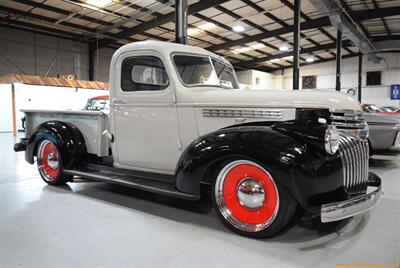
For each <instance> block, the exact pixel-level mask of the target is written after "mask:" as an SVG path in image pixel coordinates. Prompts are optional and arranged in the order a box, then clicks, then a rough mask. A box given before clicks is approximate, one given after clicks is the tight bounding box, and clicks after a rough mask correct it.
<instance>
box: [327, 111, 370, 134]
mask: <svg viewBox="0 0 400 268" xmlns="http://www.w3.org/2000/svg"><path fill="white" fill-rule="evenodd" d="M331 121H332V123H331V124H332V125H333V126H336V127H337V128H338V129H344V130H353V129H365V128H366V126H367V123H366V121H365V118H364V116H363V114H362V112H361V111H354V110H335V111H331Z"/></svg>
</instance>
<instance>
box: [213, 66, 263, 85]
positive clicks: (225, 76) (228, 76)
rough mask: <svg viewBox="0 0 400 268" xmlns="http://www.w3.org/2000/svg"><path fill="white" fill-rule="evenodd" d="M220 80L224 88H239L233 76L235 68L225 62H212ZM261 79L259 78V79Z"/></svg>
mask: <svg viewBox="0 0 400 268" xmlns="http://www.w3.org/2000/svg"><path fill="white" fill-rule="evenodd" d="M212 62H213V64H214V68H215V72H216V73H217V76H218V79H219V81H220V83H221V87H223V88H239V86H238V85H237V83H236V79H235V76H234V74H233V68H232V67H230V66H228V65H226V64H225V63H223V62H219V61H216V60H214V59H213V60H212ZM257 78H259V77H257Z"/></svg>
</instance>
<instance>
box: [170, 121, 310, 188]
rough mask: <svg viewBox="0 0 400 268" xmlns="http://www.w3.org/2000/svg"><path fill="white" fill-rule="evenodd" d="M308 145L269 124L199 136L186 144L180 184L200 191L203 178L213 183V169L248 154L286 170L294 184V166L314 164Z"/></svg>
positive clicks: (179, 169) (286, 182)
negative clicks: (308, 151)
mask: <svg viewBox="0 0 400 268" xmlns="http://www.w3.org/2000/svg"><path fill="white" fill-rule="evenodd" d="M306 147H307V146H306V145H305V144H304V143H300V142H298V141H297V140H295V139H294V138H292V137H289V136H287V135H285V134H282V133H280V132H278V131H275V130H273V129H271V128H270V127H267V126H242V127H231V128H226V129H221V130H218V131H216V132H213V133H210V134H207V135H205V136H202V137H200V138H198V139H197V140H195V141H194V142H193V143H192V144H191V145H190V146H188V147H187V148H186V150H185V151H184V153H183V154H182V156H181V159H180V161H179V165H178V167H177V172H176V173H177V179H176V187H177V188H178V189H179V190H180V191H183V192H189V193H195V194H199V193H200V186H199V185H200V182H201V181H203V182H208V183H210V182H211V180H212V178H210V177H207V176H206V175H207V174H209V173H208V172H209V171H210V169H213V168H214V167H215V166H218V164H221V163H223V162H224V161H227V160H229V159H238V158H241V159H243V158H246V159H250V160H253V161H255V162H258V163H260V164H261V165H263V166H267V167H268V169H269V170H271V171H272V172H273V173H283V174H284V176H278V177H279V178H283V177H286V178H288V179H287V180H283V181H282V183H283V184H284V185H287V187H288V188H291V189H292V190H293V192H295V190H294V189H293V187H292V185H293V184H292V183H291V182H290V181H291V178H292V177H293V176H292V173H293V172H294V170H296V169H298V170H302V171H303V172H307V171H308V170H311V169H310V168H307V165H309V164H310V161H309V157H308V155H307V150H306V149H307V148H306Z"/></svg>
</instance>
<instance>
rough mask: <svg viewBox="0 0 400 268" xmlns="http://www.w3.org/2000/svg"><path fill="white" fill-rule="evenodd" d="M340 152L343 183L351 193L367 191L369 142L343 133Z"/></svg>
mask: <svg viewBox="0 0 400 268" xmlns="http://www.w3.org/2000/svg"><path fill="white" fill-rule="evenodd" d="M339 153H340V156H341V159H342V166H343V185H344V187H345V189H346V190H347V191H348V193H349V194H351V195H357V194H362V193H365V191H366V188H367V182H368V168H369V166H368V158H369V147H368V142H367V141H363V140H361V139H359V138H356V137H352V136H349V135H345V134H343V135H341V137H340V146H339Z"/></svg>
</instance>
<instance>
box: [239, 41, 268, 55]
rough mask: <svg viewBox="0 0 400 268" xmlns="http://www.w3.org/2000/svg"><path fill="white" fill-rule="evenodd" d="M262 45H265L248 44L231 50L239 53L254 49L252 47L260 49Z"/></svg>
mask: <svg viewBox="0 0 400 268" xmlns="http://www.w3.org/2000/svg"><path fill="white" fill-rule="evenodd" d="M263 47H265V45H264V44H261V43H255V44H253V45H250V46H248V47H241V48H236V49H234V50H233V51H232V52H233V53H235V54H239V53H243V52H247V51H250V50H254V49H261V48H263Z"/></svg>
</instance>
